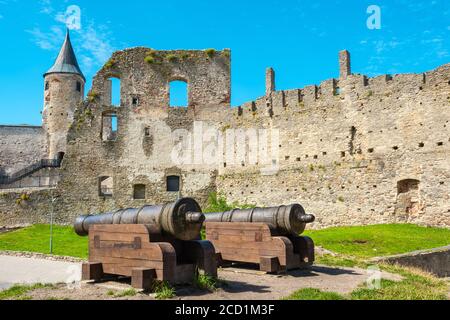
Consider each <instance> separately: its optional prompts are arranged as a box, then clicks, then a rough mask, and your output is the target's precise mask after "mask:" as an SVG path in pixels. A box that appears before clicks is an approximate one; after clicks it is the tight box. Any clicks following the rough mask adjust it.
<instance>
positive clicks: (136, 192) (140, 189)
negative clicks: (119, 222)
mask: <svg viewBox="0 0 450 320" xmlns="http://www.w3.org/2000/svg"><path fill="white" fill-rule="evenodd" d="M133 199H135V200H145V185H144V184H136V185H134V187H133Z"/></svg>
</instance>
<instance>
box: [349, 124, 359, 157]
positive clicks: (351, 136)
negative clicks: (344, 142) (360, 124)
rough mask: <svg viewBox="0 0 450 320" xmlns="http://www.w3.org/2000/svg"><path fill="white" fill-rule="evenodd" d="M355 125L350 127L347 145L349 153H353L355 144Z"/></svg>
mask: <svg viewBox="0 0 450 320" xmlns="http://www.w3.org/2000/svg"><path fill="white" fill-rule="evenodd" d="M356 131H357V130H356V127H352V128H351V129H350V142H349V144H348V147H349V151H350V154H351V155H353V154H354V153H355V145H354V141H355V137H356Z"/></svg>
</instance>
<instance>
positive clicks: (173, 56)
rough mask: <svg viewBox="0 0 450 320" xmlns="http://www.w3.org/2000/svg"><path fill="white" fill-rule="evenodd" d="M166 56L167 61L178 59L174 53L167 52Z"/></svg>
mask: <svg viewBox="0 0 450 320" xmlns="http://www.w3.org/2000/svg"><path fill="white" fill-rule="evenodd" d="M166 58H167V60H168V61H169V62H176V61H177V60H178V57H177V56H176V55H175V54H172V53H171V54H168V55H167V56H166Z"/></svg>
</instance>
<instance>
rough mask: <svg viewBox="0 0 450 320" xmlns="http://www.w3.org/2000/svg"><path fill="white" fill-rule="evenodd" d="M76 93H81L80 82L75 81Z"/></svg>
mask: <svg viewBox="0 0 450 320" xmlns="http://www.w3.org/2000/svg"><path fill="white" fill-rule="evenodd" d="M77 91H78V92H81V82H80V81H77Z"/></svg>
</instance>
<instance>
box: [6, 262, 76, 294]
mask: <svg viewBox="0 0 450 320" xmlns="http://www.w3.org/2000/svg"><path fill="white" fill-rule="evenodd" d="M80 279H81V264H80V263H73V262H63V261H52V260H47V259H39V258H26V257H15V256H6V255H0V289H7V288H9V287H11V286H12V285H14V284H34V283H45V284H56V283H60V282H66V281H67V280H80Z"/></svg>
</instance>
